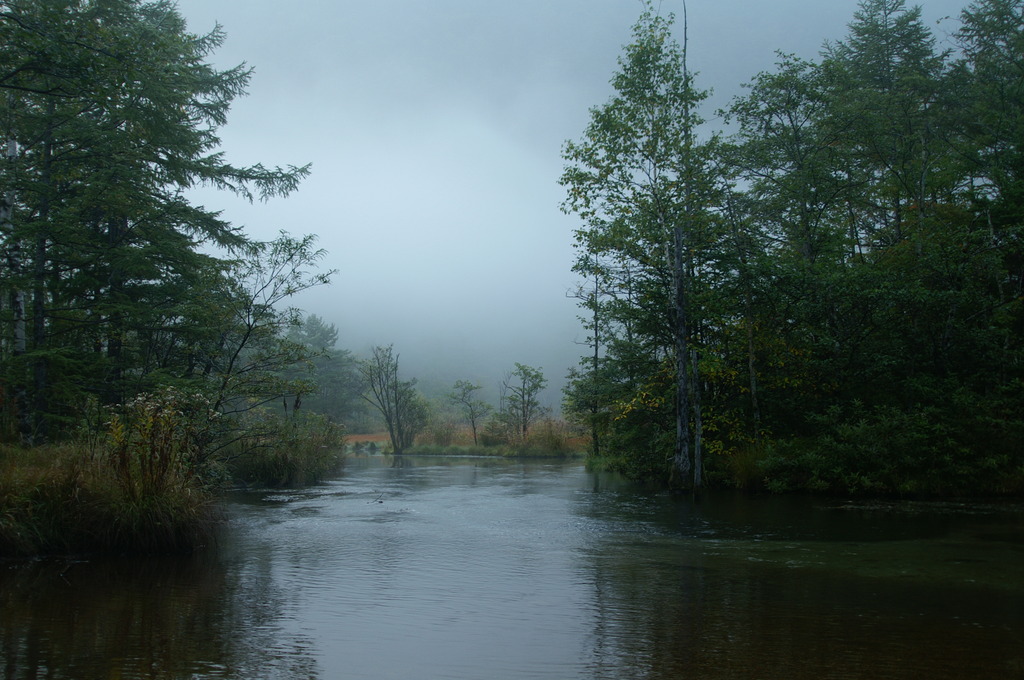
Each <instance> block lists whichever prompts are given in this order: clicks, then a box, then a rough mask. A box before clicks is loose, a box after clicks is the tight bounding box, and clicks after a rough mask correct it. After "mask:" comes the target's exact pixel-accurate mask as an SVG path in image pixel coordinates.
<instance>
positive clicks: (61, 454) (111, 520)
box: [0, 445, 217, 556]
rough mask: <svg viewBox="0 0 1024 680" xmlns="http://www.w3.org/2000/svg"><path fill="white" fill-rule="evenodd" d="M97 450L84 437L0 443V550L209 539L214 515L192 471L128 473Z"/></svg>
mask: <svg viewBox="0 0 1024 680" xmlns="http://www.w3.org/2000/svg"><path fill="white" fill-rule="evenodd" d="M99 453H100V455H91V452H90V451H89V450H88V449H87V448H86V447H84V446H81V445H77V446H72V445H69V446H61V447H57V446H46V447H37V448H34V449H20V448H15V447H7V448H4V449H2V450H0V556H25V555H34V554H41V553H43V554H61V553H65V554H66V553H94V552H133V553H183V552H191V551H193V550H195V549H197V548H198V547H200V546H202V545H204V544H205V543H207V542H208V541H210V540H211V539H212V536H213V530H214V527H215V525H216V521H217V516H216V513H215V512H214V509H213V506H212V502H211V498H210V495H209V493H208V492H207V491H206V490H205V489H204V488H203V487H202V485H201V484H199V482H198V479H197V478H195V477H191V478H189V479H188V480H187V481H185V482H184V483H173V484H172V483H165V484H158V485H153V484H148V483H146V482H142V481H141V480H134V479H129V480H126V479H124V478H123V477H122V475H124V474H125V470H124V468H123V467H122V468H121V469H118V468H117V467H115V463H114V461H116V460H117V458H118V454H117V453H116V452H114V451H113V449H112V448H105V449H101V450H100V452H99ZM129 469H134V470H136V471H137V470H138V469H139V468H129ZM179 479H181V478H179ZM147 486H148V488H150V491H149V492H147V493H140V492H139V489H142V488H147Z"/></svg>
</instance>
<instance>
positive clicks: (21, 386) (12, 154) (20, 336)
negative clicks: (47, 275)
mask: <svg viewBox="0 0 1024 680" xmlns="http://www.w3.org/2000/svg"><path fill="white" fill-rule="evenodd" d="M17 156H18V142H17V141H16V140H15V139H14V137H13V135H11V136H9V137H8V139H7V147H6V150H5V153H4V159H5V161H6V162H7V163H8V165H13V162H14V159H15V158H17ZM0 236H2V238H3V239H4V240H5V241H7V243H6V248H5V253H4V256H5V259H6V261H7V268H8V269H9V270H10V276H11V282H12V285H11V291H10V305H11V320H12V330H11V341H12V344H11V359H12V363H13V364H14V367H15V372H14V374H13V375H14V377H13V382H14V408H15V412H16V418H17V423H18V432H19V434H20V436H21V439H22V442H23V443H25V444H32V414H31V411H30V409H29V404H28V390H27V389H26V385H25V378H24V376H23V375H22V374H21V368H22V367H21V365H20V364H21V358H22V357H24V356H25V353H26V351H27V329H26V320H25V316H26V314H25V292H24V291H23V290H22V288H21V283H22V282H21V274H22V257H21V243H20V241H19V240H18V238H17V236H15V234H14V189H13V188H8V190H7V191H6V192H4V196H3V200H2V201H0Z"/></svg>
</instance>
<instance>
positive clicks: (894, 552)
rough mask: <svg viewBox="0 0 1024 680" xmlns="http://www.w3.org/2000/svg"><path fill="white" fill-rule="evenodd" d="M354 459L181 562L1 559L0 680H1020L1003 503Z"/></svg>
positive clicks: (235, 507)
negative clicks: (696, 490)
mask: <svg viewBox="0 0 1024 680" xmlns="http://www.w3.org/2000/svg"><path fill="white" fill-rule="evenodd" d="M390 462H391V461H390V459H383V458H364V459H350V461H349V462H348V463H347V466H346V470H345V473H344V474H343V475H342V476H341V477H340V478H339V479H338V480H336V481H334V482H331V483H329V484H326V485H324V486H321V487H317V488H315V489H306V490H302V491H292V492H259V491H253V492H246V493H244V494H239V495H236V496H234V497H232V499H231V502H230V504H229V508H228V514H229V522H228V523H227V525H226V527H225V531H224V535H223V537H222V539H221V541H220V544H219V546H218V547H217V548H216V549H211V550H207V551H205V552H204V553H203V554H202V555H199V556H197V557H193V558H188V559H167V558H162V559H148V560H141V561H140V560H129V559H108V560H96V559H88V560H79V561H76V560H55V561H54V560H47V561H40V562H33V563H29V564H24V563H18V564H13V563H11V564H0V662H2V664H0V667H2V668H3V677H4V678H8V679H13V678H19V679H20V678H55V679H65V678H67V679H71V678H74V679H75V680H83V679H85V680H88V679H92V678H124V679H128V678H231V679H238V680H243V679H244V680H250V679H257V678H267V679H285V678H287V679H289V680H292V679H294V680H299V679H302V680H306V679H310V678H319V679H323V680H335V679H363V678H366V679H377V678H381V679H392V678H393V679H402V680H411V679H434V678H451V679H456V678H458V679H467V680H468V679H473V680H478V679H484V678H488V679H489V678H495V679H499V680H500V679H515V678H545V679H548V678H550V679H552V680H566V679H572V678H587V679H590V678H598V679H601V678H606V679H608V680H612V679H615V680H620V679H627V680H628V679H632V678H637V679H639V678H644V679H649V680H663V679H665V680H667V679H673V680H676V679H681V678H700V679H702V680H707V679H708V678H787V679H802V678H872V679H878V678H927V679H929V680H935V679H942V678H956V679H958V680H959V679H964V678H968V679H971V678H993V679H997V678H998V679H1003V678H1010V679H1013V678H1024V508H1022V507H1021V506H1020V505H1006V504H995V505H985V504H970V505H959V504H928V503H916V504H901V503H889V504H885V503H881V504H880V503H875V504H860V505H858V504H846V503H842V502H832V501H822V500H811V499H792V498H747V497H744V496H742V495H738V494H714V495H708V496H706V497H705V498H703V499H701V501H700V502H698V503H694V502H692V501H691V500H689V499H684V498H678V497H673V496H670V495H667V494H663V493H657V492H643V491H641V490H637V489H635V488H630V487H629V486H628V485H625V484H623V483H621V482H618V481H616V480H614V479H612V478H610V477H602V476H597V475H592V474H589V473H587V472H585V471H584V470H583V468H582V467H581V466H579V465H575V464H568V465H563V464H542V463H528V464H521V463H510V462H503V461H490V460H486V459H438V458H434V459H428V458H409V459H408V460H406V461H405V466H403V467H400V468H394V467H389V464H390Z"/></svg>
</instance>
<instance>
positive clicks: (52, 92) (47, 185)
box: [0, 0, 308, 439]
mask: <svg viewBox="0 0 1024 680" xmlns="http://www.w3.org/2000/svg"><path fill="white" fill-rule="evenodd" d="M223 38H224V35H223V33H222V32H221V31H220V29H219V28H218V29H215V30H214V31H213V32H211V33H209V34H207V35H201V36H197V35H193V34H191V33H189V32H187V30H186V28H185V22H184V20H183V19H182V17H181V16H180V15H179V14H178V12H177V10H176V9H175V8H174V6H173V5H172V4H171V3H168V2H163V1H159V2H142V1H141V0H110V1H109V2H101V3H100V2H87V1H85V0H58V1H57V2H50V1H48V0H46V1H44V0H11V1H8V2H3V3H0V64H2V65H0V93H2V95H3V98H2V101H0V126H2V129H0V134H2V135H3V137H4V140H5V142H6V144H5V146H6V147H7V148H8V149H9V150H10V149H14V150H15V151H16V156H15V157H13V158H11V159H8V162H7V163H5V164H4V165H3V167H2V168H0V185H2V193H3V195H4V196H5V197H7V200H6V201H5V206H8V207H5V208H4V216H5V218H6V219H5V220H3V222H4V224H3V233H0V248H2V249H3V251H4V252H5V254H6V260H7V262H9V263H11V266H8V267H6V268H5V269H4V270H3V271H2V272H0V285H2V286H3V287H4V289H5V290H6V291H9V292H11V293H12V294H15V293H16V294H15V295H14V298H15V299H17V300H18V301H19V302H20V303H21V304H20V307H18V308H16V309H14V310H12V312H13V313H12V314H10V315H9V316H8V318H7V319H6V320H5V324H4V325H5V329H4V330H5V331H6V335H7V336H8V337H11V336H15V337H19V336H20V335H21V334H22V330H24V331H26V332H25V333H24V334H23V336H24V337H25V339H26V342H25V346H24V352H23V353H19V351H20V350H19V349H13V350H9V351H7V352H5V354H6V355H7V356H5V357H4V369H5V370H4V376H3V380H4V381H5V383H7V384H8V385H14V386H15V387H16V390H15V391H16V392H19V393H24V394H25V395H26V396H25V398H24V399H19V403H18V404H17V408H18V410H19V412H21V413H22V414H24V413H28V412H31V413H32V418H31V419H27V418H21V419H20V420H21V421H22V422H29V421H31V423H32V425H31V430H32V431H31V432H26V431H24V430H23V432H22V436H23V438H25V439H31V438H32V437H37V438H39V437H43V436H45V435H46V432H47V429H48V427H49V426H50V424H51V423H58V424H59V423H61V422H62V421H63V420H65V419H68V418H73V414H74V412H75V410H76V408H77V404H78V403H79V402H81V401H82V400H83V399H85V398H87V397H88V396H89V395H90V394H92V395H93V396H95V397H98V398H99V399H101V400H103V401H106V402H118V401H123V400H124V399H125V398H126V397H127V396H130V395H131V394H132V391H133V390H135V389H138V388H139V386H140V380H139V377H140V376H147V375H150V374H151V372H152V370H151V369H152V368H153V366H154V365H155V364H159V363H160V361H162V360H158V358H157V355H156V354H154V353H153V352H152V351H150V349H149V348H148V347H147V346H146V345H145V344H144V343H145V341H146V340H147V339H149V338H152V337H155V336H156V335H159V336H162V337H163V338H164V339H168V338H170V337H171V336H172V335H173V333H174V332H175V331H176V330H177V331H182V332H185V333H188V332H190V331H191V330H193V327H192V324H189V323H187V322H186V323H182V315H183V313H184V312H185V311H186V310H189V311H191V310H192V309H194V308H191V307H190V304H189V302H188V301H189V300H198V299H203V298H204V297H207V296H209V295H210V294H211V292H212V290H215V289H216V288H217V285H219V284H217V276H218V274H217V272H218V271H219V272H220V274H223V273H224V271H225V268H226V267H228V266H229V264H228V263H227V262H225V261H220V260H218V258H216V257H212V256H210V255H207V254H205V253H203V252H201V249H202V247H203V246H204V245H214V246H218V247H221V248H226V249H227V250H228V253H229V255H243V256H245V254H246V250H245V249H246V248H247V247H248V244H247V239H246V238H245V237H244V236H243V235H242V234H240V233H239V232H238V230H236V229H234V228H232V227H231V226H230V225H229V224H227V223H226V222H224V221H223V220H221V219H220V218H219V217H218V214H217V213H216V212H213V211H210V210H207V209H205V208H203V207H197V206H193V205H191V204H190V203H189V202H188V201H187V200H186V199H185V197H184V193H183V190H184V189H187V188H189V187H192V186H195V185H197V184H210V185H213V186H215V187H218V188H221V189H225V190H228V191H232V192H235V193H238V194H240V195H242V196H245V197H247V198H249V199H250V200H252V199H254V198H260V199H266V198H269V197H271V196H276V195H285V194H288V193H290V192H291V191H293V190H294V189H295V188H296V186H297V185H298V182H299V181H300V180H301V178H302V177H304V176H305V175H306V174H307V173H308V168H306V167H304V168H294V167H290V168H286V169H277V168H275V169H267V168H264V167H263V166H261V165H258V164H257V165H253V166H249V167H235V166H232V165H230V164H229V163H227V162H225V161H224V159H223V157H222V155H221V154H220V153H219V152H218V151H217V147H218V146H219V138H218V137H217V130H218V128H219V127H220V126H221V125H223V124H224V123H225V121H226V114H227V111H228V108H229V106H230V104H231V102H232V100H233V99H234V98H235V97H237V96H240V95H242V94H244V92H245V89H246V86H247V84H248V81H249V78H250V75H251V72H250V70H249V69H247V68H244V67H235V68H232V69H227V70H223V71H222V70H217V69H215V68H213V67H212V66H211V65H210V64H208V63H207V61H206V59H207V57H208V56H209V54H210V53H211V52H212V51H213V50H214V49H216V48H217V47H218V46H219V45H220V44H221V42H222V40H223ZM208 285H212V286H213V288H206V287H204V286H208ZM186 343H187V340H186V339H185V337H179V338H177V339H176V340H175V341H173V342H171V343H170V346H181V345H182V344H186ZM154 362H155V363H154ZM164 363H165V364H166V362H164ZM162 368H163V369H167V368H168V366H166V365H165V366H163V367H162ZM178 368H180V367H178ZM29 376H31V378H29ZM142 382H145V381H142ZM101 386H102V387H101Z"/></svg>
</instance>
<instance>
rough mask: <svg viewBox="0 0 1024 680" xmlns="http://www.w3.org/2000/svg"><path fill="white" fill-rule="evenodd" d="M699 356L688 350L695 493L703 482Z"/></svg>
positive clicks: (692, 349)
mask: <svg viewBox="0 0 1024 680" xmlns="http://www.w3.org/2000/svg"><path fill="white" fill-rule="evenodd" d="M699 360H700V354H699V353H698V352H697V348H696V347H692V348H691V349H690V363H691V364H692V365H693V376H692V378H691V380H690V384H691V385H692V386H693V489H694V491H696V490H697V489H699V488H700V487H701V484H702V482H703V467H704V419H703V418H702V416H701V404H702V392H701V386H700V369H699V367H698V361H699Z"/></svg>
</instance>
